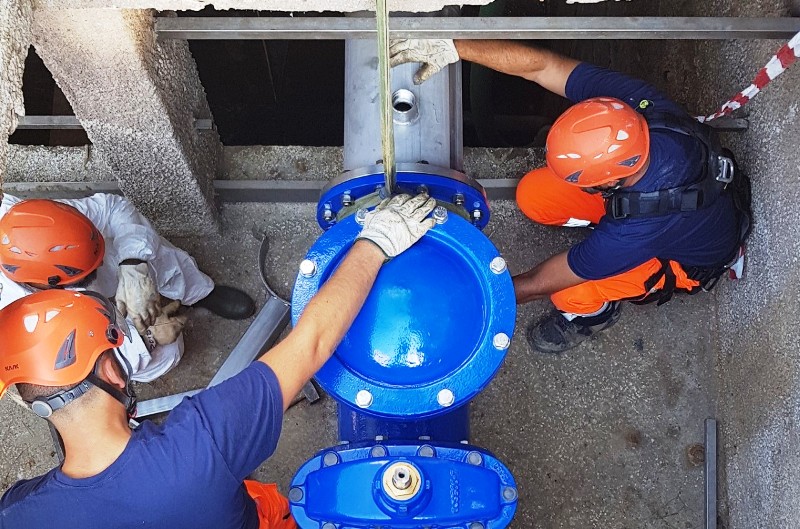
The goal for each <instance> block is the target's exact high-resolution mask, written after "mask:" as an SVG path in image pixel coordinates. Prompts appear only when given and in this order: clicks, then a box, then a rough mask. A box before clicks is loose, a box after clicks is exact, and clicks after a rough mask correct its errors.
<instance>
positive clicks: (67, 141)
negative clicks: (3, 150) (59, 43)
mask: <svg viewBox="0 0 800 529" xmlns="http://www.w3.org/2000/svg"><path fill="white" fill-rule="evenodd" d="M22 94H23V97H24V98H25V114H26V115H27V116H74V115H75V113H74V112H73V111H72V106H71V105H70V104H69V101H67V98H66V97H65V96H64V93H63V92H62V91H61V89H60V88H59V87H58V85H57V84H56V82H55V80H53V75H52V74H51V73H50V71H49V70H48V69H47V67H46V66H45V65H44V62H42V59H40V58H39V56H38V55H37V54H36V50H34V49H33V46H31V47H30V48H29V49H28V56H27V57H26V58H25V71H24V72H23V74H22ZM8 141H9V143H14V144H20V145H67V146H74V145H88V144H90V143H91V142H90V141H89V138H88V136H86V132H84V131H82V130H55V129H54V130H28V129H17V130H16V131H15V132H14V134H12V135H11V136H10V137H9V140H8Z"/></svg>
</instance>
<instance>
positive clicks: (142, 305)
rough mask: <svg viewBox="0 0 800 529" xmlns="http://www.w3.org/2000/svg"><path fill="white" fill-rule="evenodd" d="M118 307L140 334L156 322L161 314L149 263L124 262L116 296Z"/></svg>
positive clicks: (120, 271)
mask: <svg viewBox="0 0 800 529" xmlns="http://www.w3.org/2000/svg"><path fill="white" fill-rule="evenodd" d="M115 300H116V303H117V309H119V311H120V312H121V313H122V315H123V316H127V317H129V318H130V319H131V320H132V321H133V324H134V325H135V326H136V330H137V331H138V332H139V334H142V335H143V334H144V333H145V332H146V330H147V328H148V327H149V326H151V325H153V323H155V321H156V318H158V316H159V315H160V314H161V307H160V306H159V303H158V301H159V295H158V291H156V284H155V282H154V281H153V277H152V275H151V272H150V266H149V265H148V264H147V263H139V264H122V265H120V267H119V284H118V285H117V294H116V296H115Z"/></svg>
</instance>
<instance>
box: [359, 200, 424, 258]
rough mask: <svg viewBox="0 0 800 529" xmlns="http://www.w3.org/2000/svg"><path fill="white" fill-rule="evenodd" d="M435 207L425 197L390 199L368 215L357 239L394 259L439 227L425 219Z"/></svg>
mask: <svg viewBox="0 0 800 529" xmlns="http://www.w3.org/2000/svg"><path fill="white" fill-rule="evenodd" d="M434 207H436V201H435V200H434V199H432V198H430V197H429V196H428V195H426V194H419V195H417V196H415V197H413V198H412V197H411V195H407V194H402V195H396V196H394V197H392V198H387V199H385V200H384V201H383V202H381V203H380V204H378V206H377V207H376V208H375V209H373V210H372V211H370V212H369V213H367V216H366V218H365V219H364V228H363V229H362V230H361V233H359V234H358V237H357V238H356V240H358V239H366V240H368V241H370V242H372V243H374V244H375V245H376V246H377V247H378V248H380V249H381V250H382V251H383V253H384V254H385V255H386V257H389V258H392V257H395V256H397V255H399V254H401V253H403V252H404V251H406V250H407V249H408V248H410V247H411V246H412V245H413V244H414V243H415V242H417V241H418V240H419V239H421V238H422V236H423V235H425V233H426V232H427V231H428V230H429V229H431V228H432V227H433V225H434V224H436V221H435V220H434V219H426V218H425V217H427V216H428V214H429V213H430V212H431V211H433V208H434Z"/></svg>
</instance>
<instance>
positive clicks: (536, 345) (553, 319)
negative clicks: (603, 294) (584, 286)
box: [526, 301, 622, 353]
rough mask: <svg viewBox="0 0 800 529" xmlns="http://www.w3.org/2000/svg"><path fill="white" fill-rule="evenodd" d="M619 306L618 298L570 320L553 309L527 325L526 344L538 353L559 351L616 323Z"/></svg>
mask: <svg viewBox="0 0 800 529" xmlns="http://www.w3.org/2000/svg"><path fill="white" fill-rule="evenodd" d="M621 308H622V307H621V305H620V302H619V301H615V302H612V303H611V304H610V305H609V307H608V308H607V309H606V310H604V311H603V312H602V313H600V314H598V315H597V316H589V317H585V316H578V317H577V318H574V319H573V320H572V321H569V320H568V319H567V318H565V317H564V315H563V314H561V313H560V312H559V311H557V310H556V311H553V313H552V314H551V315H550V316H548V317H547V318H545V319H543V320H541V321H540V322H539V323H537V324H536V325H530V326H529V327H528V330H527V332H526V337H527V339H528V344H529V345H530V346H531V347H532V348H533V349H534V350H536V351H539V352H541V353H563V352H564V351H568V350H569V349H572V348H573V347H575V346H577V345H578V344H579V343H581V342H583V341H584V340H586V339H587V338H589V337H591V336H592V335H594V334H595V333H598V332H600V331H604V330H606V329H608V328H609V327H611V326H612V325H614V324H615V323H617V322H618V321H619V317H620V315H621V313H622V310H621Z"/></svg>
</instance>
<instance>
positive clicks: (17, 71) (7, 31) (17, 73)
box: [0, 0, 33, 190]
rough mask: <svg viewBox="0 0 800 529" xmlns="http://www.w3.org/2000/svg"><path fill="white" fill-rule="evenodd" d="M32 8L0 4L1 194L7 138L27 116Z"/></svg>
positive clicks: (8, 1)
mask: <svg viewBox="0 0 800 529" xmlns="http://www.w3.org/2000/svg"><path fill="white" fill-rule="evenodd" d="M32 19H33V5H32V3H31V2H30V1H29V0H5V1H3V2H0V190H2V186H3V173H4V171H3V168H5V166H6V158H7V156H8V141H7V138H8V136H10V135H11V133H12V132H14V129H16V128H17V116H24V115H25V105H24V103H23V100H22V72H23V70H24V68H25V56H26V54H27V53H28V44H29V42H30V26H31V20H32Z"/></svg>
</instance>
